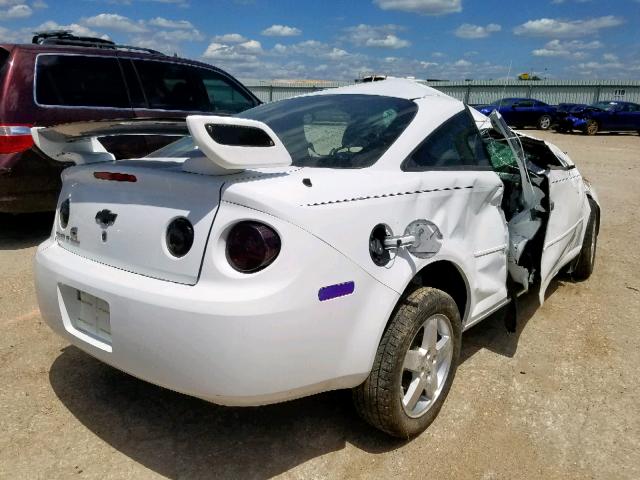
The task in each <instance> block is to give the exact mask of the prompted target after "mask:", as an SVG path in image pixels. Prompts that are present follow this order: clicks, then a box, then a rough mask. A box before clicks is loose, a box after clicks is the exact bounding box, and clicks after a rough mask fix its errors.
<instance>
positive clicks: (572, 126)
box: [555, 100, 640, 135]
mask: <svg viewBox="0 0 640 480" xmlns="http://www.w3.org/2000/svg"><path fill="white" fill-rule="evenodd" d="M555 130H557V131H558V132H571V131H572V130H579V131H581V132H582V133H585V134H586V135H595V134H596V133H598V132H602V131H607V132H638V133H640V105H638V104H637V103H631V102H619V101H617V100H611V101H603V102H596V103H594V104H592V105H575V106H573V107H572V108H570V109H569V111H568V112H567V113H566V114H564V115H562V116H560V117H559V118H558V120H557V124H556V126H555Z"/></svg>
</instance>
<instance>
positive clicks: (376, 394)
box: [353, 287, 462, 438]
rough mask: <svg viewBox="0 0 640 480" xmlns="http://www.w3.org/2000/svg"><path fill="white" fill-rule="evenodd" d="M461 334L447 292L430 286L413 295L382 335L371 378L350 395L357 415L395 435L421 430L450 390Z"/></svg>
mask: <svg viewBox="0 0 640 480" xmlns="http://www.w3.org/2000/svg"><path fill="white" fill-rule="evenodd" d="M461 330H462V328H461V321H460V313H459V312H458V307H457V305H456V303H455V302H454V301H453V299H452V298H451V297H450V296H449V295H448V294H446V293H445V292H443V291H441V290H437V289H435V288H428V287H422V288H419V289H417V290H415V291H414V292H413V293H411V294H410V295H409V296H408V297H407V298H406V299H405V300H404V301H402V303H401V304H400V306H399V308H398V309H397V310H396V313H395V314H394V316H393V318H392V320H391V322H390V323H389V325H388V327H387V330H386V331H385V333H384V335H383V336H382V340H381V341H380V345H379V346H378V351H377V353H376V357H375V360H374V363H373V368H372V370H371V373H370V374H369V377H368V378H367V379H366V380H365V382H364V383H363V384H362V385H360V386H358V387H356V388H355V389H354V391H353V399H354V403H355V407H356V409H357V410H358V413H359V414H360V416H361V417H362V418H364V420H366V421H367V422H368V423H370V424H371V425H373V426H374V427H376V428H378V429H380V430H382V431H384V432H386V433H388V434H390V435H393V436H394V437H400V438H411V437H414V436H416V435H418V434H420V433H421V432H423V431H424V430H425V429H426V428H427V427H428V426H429V425H430V424H431V422H433V420H434V419H435V417H436V416H437V415H438V412H439V411H440V408H441V407H442V404H443V403H444V400H445V398H446V397H447V394H448V393H449V389H450V388H451V383H452V382H453V377H454V376H455V373H456V368H457V363H458V358H459V357H460V343H461Z"/></svg>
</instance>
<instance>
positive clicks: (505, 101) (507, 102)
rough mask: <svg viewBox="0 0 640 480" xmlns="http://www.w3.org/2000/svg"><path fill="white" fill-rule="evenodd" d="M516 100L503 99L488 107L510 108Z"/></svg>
mask: <svg viewBox="0 0 640 480" xmlns="http://www.w3.org/2000/svg"><path fill="white" fill-rule="evenodd" d="M516 100H517V99H516V98H503V99H501V100H496V101H495V102H493V103H490V104H489V105H493V106H496V107H501V106H502V107H510V106H511V105H513V104H514V103H515V101H516Z"/></svg>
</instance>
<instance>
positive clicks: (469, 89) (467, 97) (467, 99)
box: [464, 83, 471, 105]
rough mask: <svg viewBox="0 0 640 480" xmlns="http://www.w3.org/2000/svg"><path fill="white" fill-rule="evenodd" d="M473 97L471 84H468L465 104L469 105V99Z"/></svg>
mask: <svg viewBox="0 0 640 480" xmlns="http://www.w3.org/2000/svg"><path fill="white" fill-rule="evenodd" d="M470 96H471V83H467V90H466V91H465V92H464V103H466V104H467V105H469V97H470Z"/></svg>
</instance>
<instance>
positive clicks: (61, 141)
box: [33, 79, 600, 438]
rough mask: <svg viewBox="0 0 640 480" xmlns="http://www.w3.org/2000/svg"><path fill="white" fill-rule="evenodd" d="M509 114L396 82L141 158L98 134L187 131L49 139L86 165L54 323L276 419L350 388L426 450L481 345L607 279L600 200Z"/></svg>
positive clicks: (224, 127) (204, 134)
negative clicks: (524, 300)
mask: <svg viewBox="0 0 640 480" xmlns="http://www.w3.org/2000/svg"><path fill="white" fill-rule="evenodd" d="M493 115H494V116H493V117H492V118H491V119H488V118H487V117H484V116H483V115H481V114H480V113H478V112H475V111H473V110H470V109H469V108H468V107H466V106H465V105H464V104H463V103H461V102H459V101H457V100H455V99H453V98H451V97H448V96H446V95H444V94H442V93H440V92H437V91H436V90H433V89H431V88H428V87H426V86H423V85H421V84H418V83H416V82H412V81H409V80H398V79H387V80H384V81H380V82H374V83H367V84H361V85H356V86H349V87H345V88H339V89H334V90H326V91H322V92H317V93H314V94H311V95H306V96H302V97H297V98H292V99H288V100H282V101H279V102H275V103H271V104H266V105H261V106H259V107H256V108H253V109H251V110H248V111H246V112H243V113H241V114H238V115H236V116H234V117H219V116H194V117H188V118H187V120H186V123H187V126H188V131H189V132H190V136H187V137H184V138H183V139H181V140H178V141H177V142H175V143H173V144H170V145H169V146H167V147H165V148H164V149H162V150H160V151H158V152H157V153H156V154H155V155H152V156H151V157H147V158H144V159H137V160H124V161H118V162H115V161H114V160H113V157H112V156H111V155H110V154H109V153H107V152H106V151H104V149H103V148H102V147H101V145H100V144H99V143H98V142H97V140H96V137H98V136H102V135H115V134H121V133H136V132H137V133H140V132H144V133H173V134H176V133H186V127H185V126H184V125H183V124H180V123H179V122H162V121H152V122H149V121H140V122H136V121H127V122H114V121H110V122H93V123H91V122H88V123H84V124H70V125H63V126H58V127H51V128H46V129H34V131H33V136H34V138H35V142H36V144H37V145H38V146H39V148H40V149H42V150H43V151H44V152H45V153H47V154H48V155H50V156H51V157H52V158H54V159H58V160H64V161H69V160H73V161H75V162H76V163H77V164H78V165H77V166H75V167H72V168H70V169H68V170H66V171H65V172H64V174H63V180H64V186H63V190H62V193H61V196H60V199H59V203H58V213H57V215H56V218H55V225H54V228H53V232H52V235H51V238H50V239H48V240H47V241H45V242H44V243H43V244H42V245H40V247H39V248H38V252H37V255H36V260H35V269H36V279H37V292H38V300H39V305H40V309H41V312H42V315H43V318H44V319H45V320H46V322H47V323H48V324H49V325H50V326H51V328H52V329H53V330H55V331H56V332H58V333H59V334H60V335H62V336H63V337H65V338H66V339H68V340H69V341H70V342H71V343H72V344H74V345H76V346H77V347H79V348H80V349H82V350H84V351H85V352H87V353H89V354H90V355H92V356H94V357H96V358H98V359H100V360H102V361H103V362H105V363H108V364H110V365H113V366H114V367H116V368H118V369H121V370H123V371H125V372H128V373H130V374H132V375H135V376H136V377H139V378H142V379H144V380H147V381H149V382H152V383H155V384H157V385H161V386H164V387H167V388H170V389H172V390H176V391H179V392H183V393H186V394H188V395H193V396H196V397H200V398H203V399H206V400H209V401H211V402H215V403H218V404H224V405H262V404H267V403H272V402H280V401H285V400H289V399H293V398H297V397H302V396H305V395H311V394H314V393H318V392H322V391H326V390H332V389H341V388H353V392H354V401H355V405H356V408H357V409H358V411H359V412H360V414H361V415H362V416H363V418H364V419H365V420H367V421H368V422H369V423H371V424H372V425H374V426H375V427H377V428H379V429H381V430H383V431H385V432H387V433H389V434H391V435H394V436H399V437H405V438H408V437H412V436H415V435H417V434H419V433H420V432H422V431H423V430H424V429H425V428H426V427H427V426H428V425H429V424H430V423H431V422H432V421H433V419H434V418H435V416H436V415H437V413H438V411H439V409H440V407H441V406H442V403H443V402H444V400H445V397H446V396H447V393H448V391H449V388H450V386H451V383H452V381H453V377H454V375H455V371H456V366H457V362H458V357H459V355H460V345H461V339H462V332H463V331H464V330H466V329H468V328H469V327H471V326H472V325H474V324H476V323H478V322H480V321H481V320H483V319H485V318H486V317H487V316H489V315H490V314H492V313H493V312H495V311H497V310H498V309H500V308H502V307H505V306H507V305H508V304H509V303H510V302H515V301H516V299H517V297H518V296H519V295H520V294H522V293H524V292H526V291H529V290H531V289H533V288H536V289H539V294H540V299H541V301H542V300H543V298H544V291H545V288H546V287H547V285H548V284H549V282H550V281H551V279H552V278H553V277H554V275H556V274H557V273H558V272H559V271H560V270H561V269H563V268H566V269H567V270H568V271H569V272H570V273H572V274H573V276H574V277H575V278H577V279H585V278H587V277H588V276H589V275H590V273H591V271H592V269H593V265H594V259H595V249H596V238H597V234H598V226H599V211H600V209H599V207H598V202H597V198H596V196H595V194H594V192H593V190H592V189H591V188H590V187H589V185H588V184H587V183H585V181H584V180H583V178H582V176H581V175H580V173H579V172H578V169H577V168H576V167H575V165H574V163H573V162H572V161H571V160H570V159H569V157H568V156H567V155H565V154H564V153H563V152H561V151H560V150H559V149H558V148H556V147H555V146H553V145H551V144H548V143H546V142H543V141H540V140H536V139H534V138H530V137H526V136H522V135H518V134H515V133H514V132H512V131H511V130H509V129H508V127H507V126H506V125H505V124H504V122H503V121H502V119H501V118H500V116H499V114H493Z"/></svg>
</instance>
